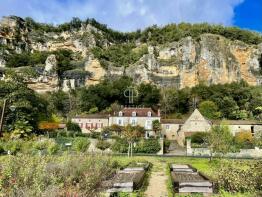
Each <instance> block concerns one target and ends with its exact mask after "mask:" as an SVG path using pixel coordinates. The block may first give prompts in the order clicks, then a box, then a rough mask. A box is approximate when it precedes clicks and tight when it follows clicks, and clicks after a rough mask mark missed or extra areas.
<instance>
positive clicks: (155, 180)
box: [145, 162, 168, 197]
mask: <svg viewBox="0 0 262 197" xmlns="http://www.w3.org/2000/svg"><path fill="white" fill-rule="evenodd" d="M165 172H166V163H165V162H164V163H162V162H157V163H154V165H153V169H152V174H151V176H150V180H149V185H148V187H147V190H146V191H145V196H147V197H168V191H167V181H168V176H167V175H166V173H165Z"/></svg>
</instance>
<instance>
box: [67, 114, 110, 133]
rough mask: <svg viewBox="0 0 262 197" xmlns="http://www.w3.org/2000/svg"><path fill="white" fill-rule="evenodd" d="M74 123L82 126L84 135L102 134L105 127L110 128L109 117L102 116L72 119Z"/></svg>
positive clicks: (95, 115) (85, 116)
mask: <svg viewBox="0 0 262 197" xmlns="http://www.w3.org/2000/svg"><path fill="white" fill-rule="evenodd" d="M72 122H74V123H77V124H78V125H79V126H80V128H81V130H82V133H90V132H93V131H95V132H101V131H102V129H103V127H107V126H108V122H109V116H108V115H101V114H90V115H84V116H76V117H74V118H72Z"/></svg>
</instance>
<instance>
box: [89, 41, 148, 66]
mask: <svg viewBox="0 0 262 197" xmlns="http://www.w3.org/2000/svg"><path fill="white" fill-rule="evenodd" d="M134 48H135V45H134V44H118V45H112V46H110V47H109V48H107V49H103V48H100V47H96V48H94V49H93V53H94V55H95V57H96V58H98V59H99V60H101V63H102V66H103V67H104V68H108V65H109V64H108V63H107V62H110V63H113V66H116V67H123V66H124V67H128V66H129V65H132V64H133V63H135V62H137V61H138V60H139V59H140V58H141V57H142V56H143V55H144V54H146V53H147V47H142V48H140V49H137V50H134Z"/></svg>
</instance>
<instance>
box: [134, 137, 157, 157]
mask: <svg viewBox="0 0 262 197" xmlns="http://www.w3.org/2000/svg"><path fill="white" fill-rule="evenodd" d="M160 149H161V146H160V144H159V142H158V140H157V139H147V140H141V141H140V142H139V143H138V145H137V146H136V147H135V148H134V152H136V153H148V154H150V153H157V152H158V151H160Z"/></svg>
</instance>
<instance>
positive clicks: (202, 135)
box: [190, 132, 208, 144]
mask: <svg viewBox="0 0 262 197" xmlns="http://www.w3.org/2000/svg"><path fill="white" fill-rule="evenodd" d="M207 136H208V133H207V132H196V133H194V134H192V135H191V137H190V138H191V142H192V143H196V144H203V143H205V142H206V141H207Z"/></svg>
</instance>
